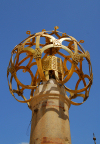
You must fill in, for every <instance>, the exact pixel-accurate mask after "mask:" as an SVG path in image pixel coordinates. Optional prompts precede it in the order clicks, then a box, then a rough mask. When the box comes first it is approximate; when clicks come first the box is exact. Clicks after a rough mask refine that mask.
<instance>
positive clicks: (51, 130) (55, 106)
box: [30, 79, 71, 144]
mask: <svg viewBox="0 0 100 144" xmlns="http://www.w3.org/2000/svg"><path fill="white" fill-rule="evenodd" d="M43 94H47V95H53V96H54V94H60V95H63V96H64V97H67V96H66V92H65V89H64V87H63V86H60V85H59V84H58V83H57V82H56V80H55V79H50V80H49V81H48V82H47V83H45V82H44V83H43V84H41V85H39V87H38V88H37V89H36V91H35V94H34V96H38V95H41V96H42V95H43ZM30 105H31V108H32V124H31V135H30V144H71V136H70V125H69V113H68V110H69V107H70V103H69V102H68V103H64V102H62V101H61V100H59V99H47V100H44V101H42V102H39V104H38V105H37V106H36V107H35V109H34V99H32V100H31V102H30Z"/></svg>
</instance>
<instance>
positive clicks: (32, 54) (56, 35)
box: [7, 26, 93, 105]
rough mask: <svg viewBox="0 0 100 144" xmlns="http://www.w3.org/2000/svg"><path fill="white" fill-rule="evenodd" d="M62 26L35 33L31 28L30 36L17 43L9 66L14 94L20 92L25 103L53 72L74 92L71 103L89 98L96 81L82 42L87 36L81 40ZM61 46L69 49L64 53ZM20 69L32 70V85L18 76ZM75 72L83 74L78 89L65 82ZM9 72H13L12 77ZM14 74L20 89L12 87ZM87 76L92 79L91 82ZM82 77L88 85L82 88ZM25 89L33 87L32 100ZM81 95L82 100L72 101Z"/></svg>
mask: <svg viewBox="0 0 100 144" xmlns="http://www.w3.org/2000/svg"><path fill="white" fill-rule="evenodd" d="M58 28H59V27H57V26H56V27H55V28H54V30H53V31H46V30H45V29H43V30H42V32H38V33H35V34H31V33H30V31H27V32H26V33H27V34H29V37H28V38H26V39H25V40H23V41H22V42H21V43H20V44H18V45H17V46H15V48H14V49H13V50H12V52H11V59H10V62H9V65H8V69H7V78H8V85H9V90H10V92H11V94H12V95H13V96H14V93H17V94H18V95H19V96H21V97H22V98H23V99H24V100H23V101H21V100H18V99H16V98H15V96H14V98H15V99H16V100H17V101H19V102H23V103H26V102H27V104H29V102H30V100H31V98H32V97H33V95H34V89H36V88H37V87H38V85H39V84H40V82H41V81H42V82H46V81H48V80H49V78H50V74H51V75H52V76H53V77H52V78H55V79H56V81H57V82H58V83H59V84H60V85H62V86H64V87H65V89H66V91H67V92H69V93H70V97H69V101H70V102H71V104H74V105H80V104H82V103H83V102H84V101H85V100H86V99H87V98H88V96H89V91H90V88H91V85H92V81H93V73H92V66H91V61H90V54H89V52H88V51H85V50H84V48H83V47H82V46H81V44H80V43H83V42H84V41H83V40H80V41H79V42H78V41H77V40H76V39H75V38H74V37H72V36H69V35H67V34H66V33H61V32H59V31H57V29H58ZM42 38H44V40H45V41H41V40H42ZM63 43H64V44H63ZM65 44H66V45H65ZM60 50H64V51H65V52H64V53H63V52H61V51H60ZM23 53H26V57H24V58H23V59H22V60H20V57H21V55H22V54H23ZM13 57H14V59H13ZM59 57H62V58H59ZM27 59H29V62H28V64H26V65H23V63H24V62H25V61H26V60H27ZM61 59H62V60H61ZM33 60H34V61H35V62H34V61H33ZM84 61H86V62H87V64H88V69H89V73H88V74H87V73H84V72H83V62H84ZM68 62H69V63H70V64H71V68H70V69H68V67H67V63H68ZM35 65H37V71H36V73H35V75H34V74H33V71H32V67H34V66H35ZM20 69H23V72H24V73H25V72H28V73H29V74H30V76H31V84H30V85H25V84H23V83H22V82H21V81H20V80H19V79H18V77H17V71H19V70H20ZM33 70H34V68H33ZM73 73H76V74H77V75H78V77H79V78H78V80H77V82H76V85H75V89H70V88H68V87H66V86H65V85H64V84H65V83H67V82H68V81H69V80H70V78H71V77H72V76H73ZM9 74H10V75H11V76H10V77H9ZM13 78H14V79H15V81H16V83H17V88H16V89H13V88H12V81H13ZM85 79H88V83H87V81H86V80H85ZM73 81H74V79H73ZM81 81H82V82H83V84H84V87H83V88H81V89H78V86H79V84H80V82H81ZM25 89H30V90H31V94H30V98H29V99H28V100H27V99H26V98H25V96H24V95H23V92H24V90H25ZM83 92H84V93H83ZM79 96H80V97H83V102H82V103H75V102H73V101H72V99H74V98H76V97H79Z"/></svg>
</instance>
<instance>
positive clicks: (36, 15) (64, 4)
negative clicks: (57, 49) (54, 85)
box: [0, 0, 100, 144]
mask: <svg viewBox="0 0 100 144" xmlns="http://www.w3.org/2000/svg"><path fill="white" fill-rule="evenodd" d="M54 26H59V31H61V32H66V33H67V34H69V35H72V36H73V37H75V38H76V39H77V40H78V41H79V40H81V39H83V40H84V41H85V43H84V44H82V46H83V47H84V49H85V50H88V51H89V52H90V56H91V63H92V67H93V74H94V79H93V85H92V87H91V90H90V97H89V98H88V100H87V101H86V102H85V103H84V104H83V105H81V106H71V108H70V110H69V117H70V128H71V139H72V144H93V143H94V142H93V132H94V133H95V136H96V138H97V144H99V143H100V104H99V102H100V96H99V95H100V92H99V90H100V82H99V80H100V48H99V47H100V43H99V42H100V0H29V1H28V0H0V44H1V48H0V50H1V51H0V69H1V71H0V92H1V94H0V95H1V100H0V107H1V108H0V144H28V143H29V139H30V127H29V130H28V136H27V134H26V133H27V128H28V126H29V123H30V120H31V111H30V109H28V107H27V105H26V104H21V103H18V102H17V101H15V99H14V98H13V97H12V95H11V94H10V92H9V88H8V83H7V78H6V71H7V66H8V63H9V59H10V56H11V51H12V49H13V48H14V46H15V45H17V44H19V43H20V42H21V41H22V40H23V39H25V38H26V37H27V35H26V31H27V30H30V31H31V33H32V34H33V33H36V32H39V31H42V29H46V30H53V29H54Z"/></svg>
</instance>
